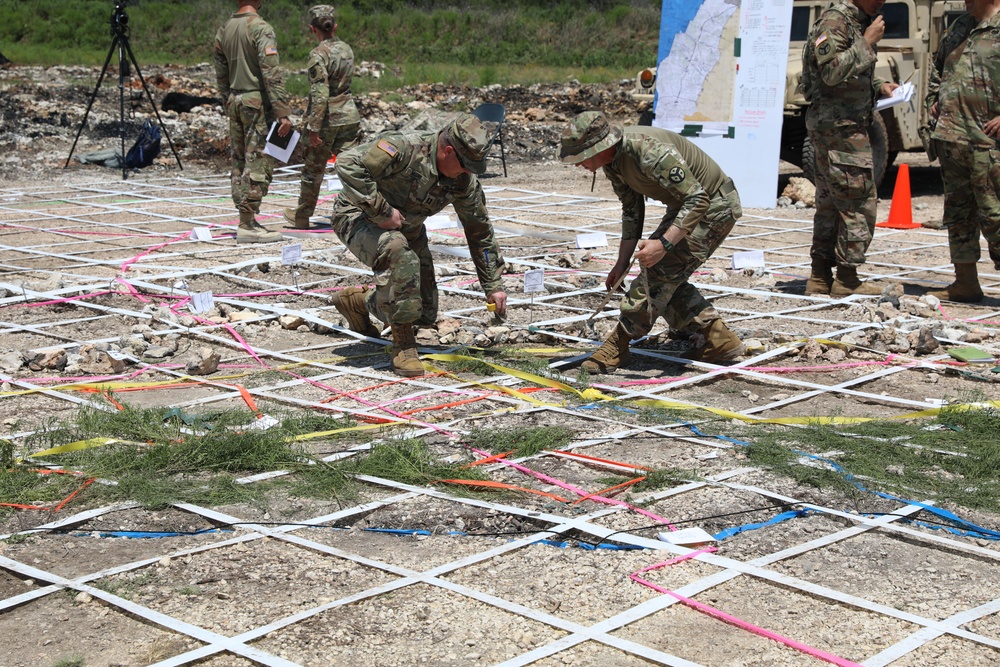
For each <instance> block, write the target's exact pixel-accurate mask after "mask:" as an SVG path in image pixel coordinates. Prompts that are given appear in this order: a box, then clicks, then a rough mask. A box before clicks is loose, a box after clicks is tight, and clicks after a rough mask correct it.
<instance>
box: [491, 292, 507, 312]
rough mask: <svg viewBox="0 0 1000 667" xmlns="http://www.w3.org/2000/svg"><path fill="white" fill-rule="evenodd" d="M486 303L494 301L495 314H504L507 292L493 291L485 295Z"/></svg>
mask: <svg viewBox="0 0 1000 667" xmlns="http://www.w3.org/2000/svg"><path fill="white" fill-rule="evenodd" d="M486 302H487V303H495V304H496V306H497V310H496V313H497V315H504V314H506V313H507V293H506V292H493V294H490V295H489V296H488V297H486Z"/></svg>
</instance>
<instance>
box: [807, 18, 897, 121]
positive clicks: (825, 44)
mask: <svg viewBox="0 0 1000 667" xmlns="http://www.w3.org/2000/svg"><path fill="white" fill-rule="evenodd" d="M868 22H869V19H868V16H867V15H866V14H865V13H864V12H863V11H862V10H861V9H859V8H858V7H857V6H855V5H854V3H852V2H851V0H837V2H835V3H834V4H833V5H831V6H830V7H828V8H827V9H826V10H825V11H824V12H823V13H822V14H821V15H820V17H819V19H818V20H817V21H816V23H814V24H813V26H812V29H811V30H810V31H809V37H808V38H807V39H806V43H805V46H803V47H802V87H803V92H804V93H805V97H806V100H808V101H809V102H810V103H812V105H813V106H812V113H813V114H814V117H815V118H814V121H815V123H816V126H829V127H833V126H834V125H836V124H837V122H838V121H841V120H851V121H854V122H856V123H860V124H862V125H864V126H865V127H867V126H868V125H869V124H870V123H871V120H872V115H873V113H874V109H875V99H876V98H877V97H878V96H879V89H880V88H881V87H882V84H883V83H884V82H883V81H882V80H881V79H878V78H876V77H875V62H876V60H877V59H878V54H877V52H876V50H875V49H874V48H872V47H871V46H869V45H868V42H866V41H865V37H864V31H865V27H866V26H867V25H868Z"/></svg>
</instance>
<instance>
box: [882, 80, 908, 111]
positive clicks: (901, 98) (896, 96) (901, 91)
mask: <svg viewBox="0 0 1000 667" xmlns="http://www.w3.org/2000/svg"><path fill="white" fill-rule="evenodd" d="M915 90H916V86H914V85H913V83H912V82H910V81H905V82H904V83H903V85H901V86H900V87H899V88H896V89H895V90H893V91H892V95H890V96H888V97H880V98H879V99H878V100H876V101H875V111H882V110H883V109H888V108H890V107H894V106H896V105H897V104H905V103H906V102H909V101H910V100H912V99H913V93H914V91H915Z"/></svg>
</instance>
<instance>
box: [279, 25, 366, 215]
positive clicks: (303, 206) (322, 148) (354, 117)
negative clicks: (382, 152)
mask: <svg viewBox="0 0 1000 667" xmlns="http://www.w3.org/2000/svg"><path fill="white" fill-rule="evenodd" d="M309 31H310V32H312V34H313V36H314V37H315V38H316V39H318V40H319V45H318V46H317V47H316V48H314V49H313V50H312V51H310V52H309V64H308V68H307V71H308V72H309V107H308V109H307V110H306V119H305V126H306V127H305V129H306V130H308V132H309V143H308V145H307V146H306V149H305V153H304V156H303V163H304V164H303V166H302V184H301V186H300V190H299V205H298V206H296V207H295V208H286V209H285V210H284V217H285V220H287V221H288V222H290V223H292V226H293V227H295V228H296V229H309V216H311V215H312V214H313V212H314V211H315V210H316V201H317V199H319V190H320V187H321V186H322V185H323V174H324V173H325V171H326V163H327V161H328V160H329V159H330V156H331V155H337V154H339V153H340V152H341V151H342V150H345V149H347V148H350V147H351V146H353V145H354V141H355V139H357V136H358V125H359V124H360V122H361V118H360V117H359V116H358V109H357V107H355V106H354V99H353V98H352V97H351V79H352V78H353V77H354V51H352V50H351V47H350V46H348V45H347V44H345V43H344V42H342V41H341V40H340V39H338V38H337V35H336V32H337V23H336V20H335V18H334V13H333V7H331V6H330V5H316V6H315V7H312V8H310V9H309Z"/></svg>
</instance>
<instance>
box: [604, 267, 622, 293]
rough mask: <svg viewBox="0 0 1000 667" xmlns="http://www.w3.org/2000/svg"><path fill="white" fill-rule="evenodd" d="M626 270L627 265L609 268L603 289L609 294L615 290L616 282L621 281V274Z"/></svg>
mask: <svg viewBox="0 0 1000 667" xmlns="http://www.w3.org/2000/svg"><path fill="white" fill-rule="evenodd" d="M627 270H628V265H627V264H626V265H625V266H621V265H620V264H615V265H614V266H613V267H611V271H609V272H608V277H607V278H605V279H604V288H605V289H606V290H608V291H609V292H610V291H611V290H613V289H614V288H615V285H617V284H618V281H619V280H621V277H622V274H623V273H625V271H627Z"/></svg>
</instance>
